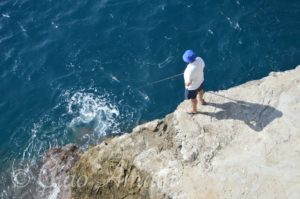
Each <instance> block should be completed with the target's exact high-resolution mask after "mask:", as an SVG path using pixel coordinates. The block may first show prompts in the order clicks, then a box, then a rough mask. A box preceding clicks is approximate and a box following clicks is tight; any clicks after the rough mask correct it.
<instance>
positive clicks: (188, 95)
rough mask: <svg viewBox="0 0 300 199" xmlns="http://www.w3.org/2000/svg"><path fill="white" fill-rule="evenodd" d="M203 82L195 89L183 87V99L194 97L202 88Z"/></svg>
mask: <svg viewBox="0 0 300 199" xmlns="http://www.w3.org/2000/svg"><path fill="white" fill-rule="evenodd" d="M203 87H204V82H203V83H202V84H201V85H200V86H199V88H197V89H196V90H187V89H185V99H196V97H197V94H198V92H199V91H201V90H203Z"/></svg>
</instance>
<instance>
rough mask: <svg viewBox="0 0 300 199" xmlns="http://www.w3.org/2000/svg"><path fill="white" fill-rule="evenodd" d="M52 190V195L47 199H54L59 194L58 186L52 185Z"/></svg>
mask: <svg viewBox="0 0 300 199" xmlns="http://www.w3.org/2000/svg"><path fill="white" fill-rule="evenodd" d="M52 187H53V190H52V193H51V194H50V195H49V197H48V199H56V198H57V195H58V193H59V192H60V188H59V186H57V184H56V183H54V184H52Z"/></svg>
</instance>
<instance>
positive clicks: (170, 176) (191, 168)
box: [70, 67, 300, 199]
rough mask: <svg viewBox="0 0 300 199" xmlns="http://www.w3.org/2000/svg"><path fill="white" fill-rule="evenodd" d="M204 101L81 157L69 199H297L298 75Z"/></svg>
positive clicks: (268, 80) (299, 162)
mask: <svg viewBox="0 0 300 199" xmlns="http://www.w3.org/2000/svg"><path fill="white" fill-rule="evenodd" d="M205 100H206V101H207V102H208V103H207V105H205V106H200V107H199V111H200V113H199V114H195V115H189V114H187V113H186V110H187V109H188V108H189V105H190V104H189V103H188V102H187V101H184V102H183V103H181V104H180V105H179V106H178V108H177V109H176V110H175V112H173V113H171V114H169V115H167V116H166V117H165V118H163V119H161V120H155V121H152V122H149V123H146V124H143V125H140V126H138V127H136V128H135V129H134V130H133V132H132V133H129V134H124V135H121V136H119V137H115V138H112V139H107V140H105V141H104V142H103V143H101V144H100V145H98V146H95V147H93V148H91V149H89V150H88V151H86V152H84V153H83V155H81V157H80V159H79V160H78V161H77V162H76V163H75V166H73V168H72V171H71V173H70V175H72V176H74V179H75V181H76V182H82V183H81V184H80V183H79V185H80V186H73V187H72V190H71V192H72V198H74V199H77V198H78V199H79V198H80V199H87V198H105V199H119V198H120V199H121V198H124V199H125V198H126V199H129V198H130V199H131V198H132V199H135V198H136V199H138V198H145V199H146V198H153V199H160V198H172V199H201V198H203V199H207V198H210V199H214V198H215V199H217V198H249V199H250V198H251V199H252V198H295V199H298V198H300V120H299V116H300V114H299V113H300V67H297V68H296V69H294V70H290V71H286V72H280V73H271V74H270V75H269V76H268V77H265V78H263V79H261V80H256V81H251V82H248V83H246V84H243V85H240V86H237V87H234V88H231V89H228V90H224V91H219V92H210V93H206V94H205ZM77 185H78V184H77Z"/></svg>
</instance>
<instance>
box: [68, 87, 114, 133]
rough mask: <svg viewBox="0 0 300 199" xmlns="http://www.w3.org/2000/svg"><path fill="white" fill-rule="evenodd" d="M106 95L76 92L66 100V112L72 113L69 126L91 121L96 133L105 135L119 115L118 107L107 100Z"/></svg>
mask: <svg viewBox="0 0 300 199" xmlns="http://www.w3.org/2000/svg"><path fill="white" fill-rule="evenodd" d="M108 99H109V97H108V96H100V95H95V94H93V93H85V92H76V93H75V94H73V95H72V96H71V97H70V98H69V100H68V113H69V114H72V115H73V119H72V121H71V122H70V127H76V126H77V125H81V124H89V123H92V122H93V126H94V131H95V132H97V134H98V135H101V136H103V135H106V134H107V133H108V132H111V131H112V130H113V129H112V126H115V123H116V122H115V119H116V117H118V116H119V115H120V112H119V110H118V108H117V107H116V106H114V105H112V104H111V103H109V101H108Z"/></svg>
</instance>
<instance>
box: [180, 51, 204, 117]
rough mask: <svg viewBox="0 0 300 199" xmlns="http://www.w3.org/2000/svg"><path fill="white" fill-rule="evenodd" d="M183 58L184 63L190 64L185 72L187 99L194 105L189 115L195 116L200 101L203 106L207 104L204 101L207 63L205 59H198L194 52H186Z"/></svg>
mask: <svg viewBox="0 0 300 199" xmlns="http://www.w3.org/2000/svg"><path fill="white" fill-rule="evenodd" d="M182 58H183V61H184V62H186V63H187V64H188V65H187V67H186V69H185V71H184V84H185V98H186V99H188V100H191V103H192V110H191V111H190V112H188V113H190V114H195V113H197V104H198V101H199V103H200V104H201V105H205V104H206V102H205V101H204V99H203V95H204V88H203V82H204V74H203V70H204V67H205V63H204V61H203V59H202V58H201V57H197V56H196V54H195V53H194V52H193V51H192V50H186V51H185V52H184V54H183V56H182ZM197 97H198V100H197Z"/></svg>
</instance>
